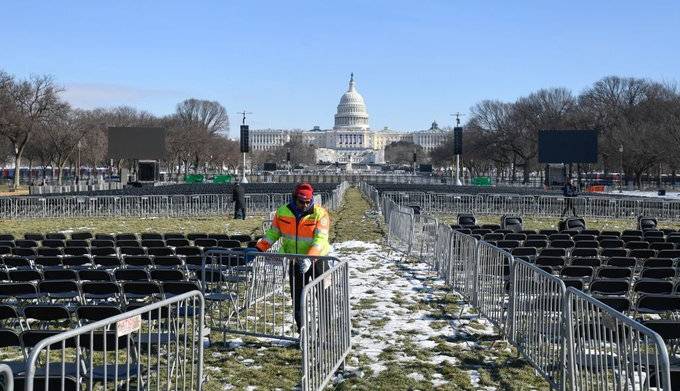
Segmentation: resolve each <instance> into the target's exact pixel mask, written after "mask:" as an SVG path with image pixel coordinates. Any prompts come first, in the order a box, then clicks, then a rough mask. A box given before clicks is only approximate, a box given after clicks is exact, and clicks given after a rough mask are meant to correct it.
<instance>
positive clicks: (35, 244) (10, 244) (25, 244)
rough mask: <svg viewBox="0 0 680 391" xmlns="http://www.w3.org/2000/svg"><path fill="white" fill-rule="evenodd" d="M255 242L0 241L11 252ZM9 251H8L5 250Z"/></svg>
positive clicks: (169, 240)
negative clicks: (36, 249) (70, 248)
mask: <svg viewBox="0 0 680 391" xmlns="http://www.w3.org/2000/svg"><path fill="white" fill-rule="evenodd" d="M252 242H254V241H253V240H251V239H250V238H249V237H248V240H245V241H241V240H235V239H214V238H197V239H194V240H189V239H167V240H161V239H144V240H137V239H124V240H115V241H114V240H108V239H94V240H81V239H68V240H59V239H47V240H43V241H35V240H24V239H22V240H16V241H9V240H2V241H0V248H5V249H6V248H9V249H11V250H15V251H16V250H17V249H25V248H34V249H35V248H51V249H62V248H69V247H88V248H95V247H116V248H120V247H144V248H150V247H166V246H167V247H185V246H198V247H216V246H219V247H227V248H231V247H240V246H241V245H242V244H248V243H252ZM4 251H7V250H4Z"/></svg>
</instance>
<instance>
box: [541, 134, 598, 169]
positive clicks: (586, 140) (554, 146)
mask: <svg viewBox="0 0 680 391" xmlns="http://www.w3.org/2000/svg"><path fill="white" fill-rule="evenodd" d="M538 161H539V163H597V130H539V131H538Z"/></svg>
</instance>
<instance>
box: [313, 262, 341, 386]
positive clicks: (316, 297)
mask: <svg viewBox="0 0 680 391" xmlns="http://www.w3.org/2000/svg"><path fill="white" fill-rule="evenodd" d="M324 262H334V261H332V260H331V259H326V260H324ZM328 266H329V269H328V270H327V271H325V272H324V273H322V274H321V275H319V276H317V277H316V278H315V279H313V280H312V281H311V282H310V283H309V284H307V285H306V286H305V287H304V290H303V292H302V327H301V328H300V338H301V349H302V389H303V390H322V389H324V388H325V387H326V385H327V384H328V382H329V381H330V380H331V378H332V376H333V374H334V373H335V371H337V370H338V369H339V368H340V367H342V366H344V363H345V358H346V357H347V354H348V353H349V351H350V349H351V346H352V343H351V331H352V323H351V315H350V305H349V265H348V264H347V262H336V263H335V265H334V266H331V265H328Z"/></svg>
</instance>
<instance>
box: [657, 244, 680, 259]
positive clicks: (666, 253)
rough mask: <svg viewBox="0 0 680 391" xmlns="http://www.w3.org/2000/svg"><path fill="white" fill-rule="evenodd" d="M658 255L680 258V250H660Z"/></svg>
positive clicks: (660, 256)
mask: <svg viewBox="0 0 680 391" xmlns="http://www.w3.org/2000/svg"><path fill="white" fill-rule="evenodd" d="M667 244H670V243H667ZM656 256H657V257H659V258H680V250H659V253H658V254H656Z"/></svg>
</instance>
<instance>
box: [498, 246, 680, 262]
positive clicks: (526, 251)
mask: <svg viewBox="0 0 680 391" xmlns="http://www.w3.org/2000/svg"><path fill="white" fill-rule="evenodd" d="M496 245H498V243H496ZM499 247H501V248H503V249H505V250H507V251H509V252H510V253H511V254H512V255H513V256H516V257H518V258H523V259H527V260H532V259H535V258H536V257H538V256H559V257H566V258H575V257H593V258H611V257H632V258H638V259H646V258H652V257H658V258H680V249H660V250H656V249H629V248H606V249H602V248H600V249H597V248H575V249H564V248H557V247H546V248H536V247H514V248H513V247H502V246H499Z"/></svg>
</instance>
